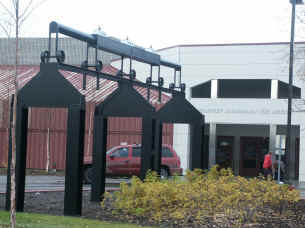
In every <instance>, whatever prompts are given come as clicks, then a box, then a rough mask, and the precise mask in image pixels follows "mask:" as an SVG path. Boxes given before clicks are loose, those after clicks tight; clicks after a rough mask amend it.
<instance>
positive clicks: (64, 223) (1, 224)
mask: <svg viewBox="0 0 305 228" xmlns="http://www.w3.org/2000/svg"><path fill="white" fill-rule="evenodd" d="M16 221H17V228H55V227H56V228H70V227H73V228H95V227H97V228H99V227H102V228H139V227H143V226H137V225H134V224H122V223H108V222H101V221H98V220H90V219H83V218H78V217H69V216H50V215H42V214H32V213H17V217H16ZM9 223H10V214H9V212H6V211H0V228H8V227H10V225H9ZM147 228H148V227H147Z"/></svg>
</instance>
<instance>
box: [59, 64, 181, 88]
mask: <svg viewBox="0 0 305 228" xmlns="http://www.w3.org/2000/svg"><path fill="white" fill-rule="evenodd" d="M58 67H59V68H60V69H62V70H66V71H72V72H75V73H81V74H86V75H91V76H93V77H97V72H96V71H94V70H89V69H84V68H80V67H77V66H72V65H67V64H63V63H58ZM98 75H99V77H100V78H104V79H107V80H111V81H116V82H118V81H121V80H123V81H130V79H128V78H122V77H120V76H113V75H111V74H105V73H99V74H98ZM132 84H134V85H136V86H140V87H144V88H148V87H149V88H150V89H155V90H161V91H162V92H165V93H171V94H179V93H182V92H180V91H177V90H174V89H169V88H165V87H158V86H156V85H151V84H150V85H148V84H146V83H144V82H141V81H135V80H133V81H132Z"/></svg>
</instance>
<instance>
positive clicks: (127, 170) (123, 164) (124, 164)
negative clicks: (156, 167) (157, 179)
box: [84, 144, 182, 183]
mask: <svg viewBox="0 0 305 228" xmlns="http://www.w3.org/2000/svg"><path fill="white" fill-rule="evenodd" d="M106 160H107V161H106V175H111V176H132V175H136V176H139V175H140V166H141V145H138V144H132V145H121V146H116V147H113V148H111V149H110V150H108V151H107V156H106ZM84 163H85V171H84V180H85V182H86V183H91V176H92V175H91V173H92V167H91V163H92V159H88V158H87V159H86V158H85V161H84ZM174 174H177V175H181V174H182V168H181V167H180V158H179V156H178V155H177V153H176V151H175V150H174V149H173V147H172V146H171V145H166V144H164V145H162V161H161V172H160V175H161V178H167V177H168V176H170V175H174Z"/></svg>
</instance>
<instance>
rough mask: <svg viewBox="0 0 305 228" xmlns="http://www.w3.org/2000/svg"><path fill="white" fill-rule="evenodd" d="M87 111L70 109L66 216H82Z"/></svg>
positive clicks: (78, 106) (74, 106) (72, 107)
mask: <svg viewBox="0 0 305 228" xmlns="http://www.w3.org/2000/svg"><path fill="white" fill-rule="evenodd" d="M84 130H85V111H83V110H81V107H80V105H73V106H71V107H69V111H68V131H67V149H66V151H67V152H66V177H65V199H64V215H70V216H80V215H81V210H82V185H83V157H84Z"/></svg>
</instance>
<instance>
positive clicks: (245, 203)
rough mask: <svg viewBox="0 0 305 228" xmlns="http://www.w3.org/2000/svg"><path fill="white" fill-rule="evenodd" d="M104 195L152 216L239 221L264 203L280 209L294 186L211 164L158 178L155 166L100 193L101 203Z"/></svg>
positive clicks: (294, 194) (292, 198)
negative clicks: (117, 188)
mask: <svg viewBox="0 0 305 228" xmlns="http://www.w3.org/2000/svg"><path fill="white" fill-rule="evenodd" d="M109 199H111V200H112V203H113V206H114V208H115V212H119V213H122V212H123V213H126V214H132V215H136V216H145V217H147V218H150V219H152V220H155V221H164V220H175V221H180V222H181V221H182V222H187V221H188V220H192V221H194V222H198V223H200V221H204V220H205V219H207V218H214V219H216V218H218V217H221V218H222V219H225V220H227V221H231V222H232V221H233V223H235V224H241V223H246V222H250V221H255V219H256V217H257V216H258V215H259V213H260V212H261V211H262V210H263V209H264V208H265V207H268V208H270V210H272V211H273V212H274V213H279V214H283V213H285V211H286V209H287V205H289V204H291V203H295V202H297V201H298V200H299V192H298V191H297V190H289V189H288V186H287V185H278V184H277V183H276V182H275V181H272V180H270V179H267V180H265V179H264V178H262V177H258V178H252V179H246V178H244V177H240V176H234V175H233V173H232V170H230V169H222V170H220V171H218V167H217V166H215V167H213V168H212V169H211V170H210V171H209V172H203V171H202V170H199V169H197V170H194V171H187V174H186V176H185V180H183V181H182V180H179V178H173V179H170V180H160V178H159V177H158V176H157V174H156V173H155V172H148V174H147V176H146V179H145V180H144V182H142V181H141V180H140V179H139V178H137V177H132V179H131V185H130V186H129V185H127V184H126V183H121V185H120V191H118V192H115V193H114V195H111V194H109V193H106V194H105V197H104V201H103V202H102V205H105V204H104V203H105V201H106V200H109Z"/></svg>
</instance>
